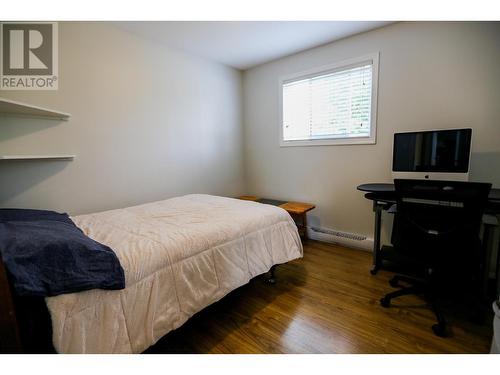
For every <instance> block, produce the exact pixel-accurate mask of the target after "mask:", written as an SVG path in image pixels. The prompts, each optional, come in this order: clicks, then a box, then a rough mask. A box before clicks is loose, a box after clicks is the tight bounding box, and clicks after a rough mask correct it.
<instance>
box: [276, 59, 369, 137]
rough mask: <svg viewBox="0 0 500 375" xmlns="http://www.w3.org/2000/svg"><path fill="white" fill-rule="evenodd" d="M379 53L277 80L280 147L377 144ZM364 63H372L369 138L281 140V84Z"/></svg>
mask: <svg viewBox="0 0 500 375" xmlns="http://www.w3.org/2000/svg"><path fill="white" fill-rule="evenodd" d="M378 60H379V53H378V52H375V53H371V54H368V55H364V56H360V57H356V58H352V59H348V60H342V61H338V62H336V63H334V64H329V65H324V66H321V67H316V68H312V69H308V70H305V71H302V72H299V73H294V74H290V75H287V76H284V77H281V78H280V79H279V85H278V97H279V103H278V108H279V122H278V126H279V141H280V147H289V146H331V145H373V144H375V143H377V97H378V65H379V61H378ZM366 62H371V63H372V66H373V67H372V98H371V99H372V103H371V117H370V122H371V123H370V136H369V137H353V138H329V139H314V140H292V141H285V140H283V84H284V83H287V82H289V81H295V80H299V79H307V78H309V77H313V76H316V75H320V74H328V73H333V72H335V71H338V70H344V69H348V68H350V67H354V66H357V65H360V64H363V63H366Z"/></svg>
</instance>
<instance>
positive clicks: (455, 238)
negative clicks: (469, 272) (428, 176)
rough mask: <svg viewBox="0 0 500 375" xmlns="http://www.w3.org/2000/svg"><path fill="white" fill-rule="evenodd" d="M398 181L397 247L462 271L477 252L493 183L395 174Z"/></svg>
mask: <svg viewBox="0 0 500 375" xmlns="http://www.w3.org/2000/svg"><path fill="white" fill-rule="evenodd" d="M394 185H395V188H396V196H397V212H396V215H395V219H394V232H393V238H392V240H393V245H394V247H395V248H398V249H400V250H401V251H403V252H406V253H408V254H412V255H413V256H414V257H419V258H420V259H421V260H422V261H425V262H426V263H427V264H429V265H430V266H432V267H440V266H442V265H443V264H446V265H447V268H448V269H450V268H453V267H454V268H455V270H456V271H458V272H460V271H461V270H462V268H463V266H464V265H466V264H467V262H472V261H473V259H474V258H475V257H477V256H478V243H479V231H480V227H481V218H482V215H483V213H484V210H485V207H486V203H487V200H488V194H489V191H490V189H491V184H486V183H476V182H456V181H430V180H403V179H396V180H394ZM476 260H477V259H476Z"/></svg>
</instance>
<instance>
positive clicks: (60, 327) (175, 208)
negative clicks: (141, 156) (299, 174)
mask: <svg viewBox="0 0 500 375" xmlns="http://www.w3.org/2000/svg"><path fill="white" fill-rule="evenodd" d="M72 220H73V221H74V223H75V224H76V225H77V226H78V227H79V228H80V229H81V230H82V231H83V232H84V233H85V234H86V235H87V236H88V237H90V238H92V239H94V240H96V241H98V242H100V243H102V244H104V245H107V246H109V247H110V248H112V249H113V250H114V252H115V253H116V255H117V257H118V259H119V261H120V263H121V265H122V267H123V270H124V272H125V280H126V284H125V289H122V290H101V289H93V290H88V291H84V292H78V293H70V294H62V295H59V296H55V297H47V298H46V300H45V301H46V304H47V307H48V310H49V312H50V317H51V320H52V339H53V345H54V347H55V349H56V350H57V352H59V353H141V352H143V351H144V350H145V349H147V348H148V347H149V346H151V345H153V344H154V343H155V342H156V341H157V340H158V339H160V338H161V337H162V336H164V335H165V334H166V333H168V332H169V331H171V330H174V329H176V328H178V327H180V326H181V325H182V324H183V323H184V322H186V320H188V319H189V318H190V317H191V316H192V315H194V314H195V313H197V312H198V311H200V310H202V309H203V308H205V307H206V306H208V305H210V304H212V303H214V302H215V301H217V300H219V299H221V298H222V297H224V296H225V295H226V294H228V293H229V292H231V291H232V290H234V289H236V288H238V287H240V286H242V285H244V284H246V283H247V282H248V281H249V280H250V279H251V278H253V277H255V276H257V275H259V274H263V273H265V272H268V271H269V270H270V269H271V267H273V266H274V265H277V264H281V263H285V262H288V261H290V260H293V259H296V258H300V257H301V256H302V253H303V249H302V244H301V241H300V238H299V235H298V232H297V228H296V226H295V224H294V221H293V220H292V218H291V217H290V215H289V214H288V213H287V212H286V211H285V210H283V209H281V208H279V207H275V206H271V205H267V204H261V203H256V202H248V201H242V200H237V199H231V198H224V197H218V196H211V195H203V194H193V195H186V196H182V197H177V198H172V199H167V200H164V201H159V202H153V203H148V204H144V205H140V206H135V207H129V208H124V209H118V210H111V211H105V212H100V213H94V214H88V215H81V216H75V217H72Z"/></svg>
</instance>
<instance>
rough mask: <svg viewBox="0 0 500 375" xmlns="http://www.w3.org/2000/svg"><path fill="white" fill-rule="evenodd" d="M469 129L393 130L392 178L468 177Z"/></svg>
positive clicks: (455, 179) (470, 132) (435, 178)
mask: <svg viewBox="0 0 500 375" xmlns="http://www.w3.org/2000/svg"><path fill="white" fill-rule="evenodd" d="M471 140H472V129H449V130H431V131H419V132H408V133H395V134H394V147H393V153H392V173H393V177H394V178H416V179H419V178H420V179H431V180H449V181H468V179H469V161H470V150H471Z"/></svg>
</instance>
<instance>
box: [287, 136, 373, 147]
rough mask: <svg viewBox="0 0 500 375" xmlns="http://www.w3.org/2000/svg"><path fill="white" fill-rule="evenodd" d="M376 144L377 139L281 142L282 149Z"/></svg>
mask: <svg viewBox="0 0 500 375" xmlns="http://www.w3.org/2000/svg"><path fill="white" fill-rule="evenodd" d="M376 143H377V141H376V139H375V137H369V138H368V137H363V138H339V139H316V140H304V141H283V140H280V147H301V146H349V145H374V144H376Z"/></svg>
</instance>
